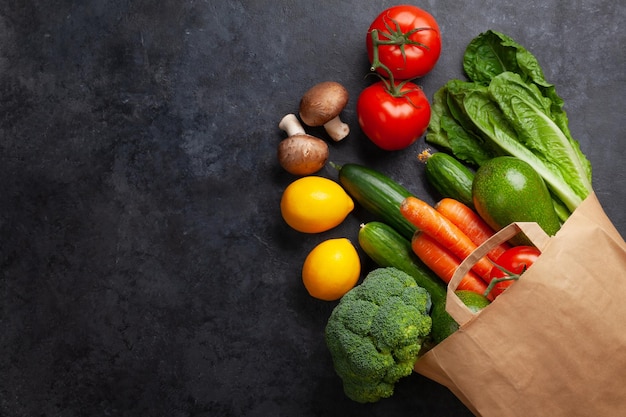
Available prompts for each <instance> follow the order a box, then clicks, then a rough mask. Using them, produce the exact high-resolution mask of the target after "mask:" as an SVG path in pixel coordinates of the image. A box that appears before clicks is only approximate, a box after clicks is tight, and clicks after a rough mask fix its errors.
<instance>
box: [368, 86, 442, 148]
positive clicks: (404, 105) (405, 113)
mask: <svg viewBox="0 0 626 417" xmlns="http://www.w3.org/2000/svg"><path fill="white" fill-rule="evenodd" d="M390 86H391V84H389V83H388V82H386V81H378V82H377V83H375V84H372V85H370V86H369V87H367V88H365V89H364V90H363V91H362V92H361V94H360V95H359V98H358V100H357V103H356V112H357V116H358V119H359V125H360V126H361V129H362V130H363V133H365V135H366V136H367V137H368V138H369V139H370V140H371V141H372V142H374V143H375V144H376V145H377V146H378V147H380V148H382V149H385V150H387V151H397V150H400V149H404V148H406V147H408V146H409V145H411V144H412V143H413V142H415V141H416V140H417V139H418V138H419V137H420V136H422V135H423V134H424V132H425V131H426V128H427V127H428V122H429V121H430V104H429V102H428V98H427V97H426V94H424V91H423V90H422V89H421V88H420V87H418V86H417V85H416V84H413V83H411V82H404V83H395V88H390Z"/></svg>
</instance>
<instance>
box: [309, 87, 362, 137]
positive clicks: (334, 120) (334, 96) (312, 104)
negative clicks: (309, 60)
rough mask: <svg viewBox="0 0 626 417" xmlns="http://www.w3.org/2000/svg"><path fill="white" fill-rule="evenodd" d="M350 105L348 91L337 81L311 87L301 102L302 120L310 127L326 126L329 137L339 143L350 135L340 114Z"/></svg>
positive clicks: (348, 128)
mask: <svg viewBox="0 0 626 417" xmlns="http://www.w3.org/2000/svg"><path fill="white" fill-rule="evenodd" d="M346 104H348V90H346V88H345V87H344V86H343V85H341V84H339V83H338V82H335V81H324V82H321V83H319V84H316V85H314V86H313V87H311V88H310V89H309V90H308V91H307V92H306V93H304V95H303V96H302V99H301V100H300V118H301V119H302V121H303V122H304V123H305V124H306V125H308V126H324V129H326V132H327V133H328V135H329V136H330V137H331V138H332V139H333V140H334V141H336V142H339V141H340V140H342V139H343V138H345V137H346V136H348V133H350V127H349V126H348V125H347V124H346V123H344V122H342V121H341V119H340V117H339V114H340V113H341V111H342V110H343V109H344V108H345V107H346Z"/></svg>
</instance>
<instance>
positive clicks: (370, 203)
mask: <svg viewBox="0 0 626 417" xmlns="http://www.w3.org/2000/svg"><path fill="white" fill-rule="evenodd" d="M336 168H337V169H338V170H339V183H340V184H341V185H342V187H343V188H344V189H345V190H346V192H347V193H348V194H349V195H350V196H351V197H352V198H354V199H355V200H356V201H357V202H358V203H359V204H360V205H361V206H362V207H363V208H365V210H367V211H369V212H370V213H371V214H373V215H375V216H376V217H378V218H379V220H382V221H383V222H385V223H387V224H388V225H389V226H391V227H393V228H394V229H395V230H397V231H398V232H399V233H400V234H401V235H402V236H404V237H405V238H406V239H411V238H412V237H413V234H414V233H415V231H416V230H417V228H416V227H415V226H414V225H413V224H412V223H411V222H409V221H408V220H407V219H405V218H404V216H402V214H401V213H400V205H401V204H402V201H404V199H405V198H406V197H409V196H411V195H412V194H411V192H410V191H409V190H407V189H406V188H404V187H403V186H402V185H400V184H398V183H397V182H395V181H394V180H392V179H391V178H389V177H388V176H386V175H384V174H382V173H381V172H378V171H376V170H374V169H371V168H367V167H364V166H362V165H358V164H344V165H342V166H340V167H339V166H336Z"/></svg>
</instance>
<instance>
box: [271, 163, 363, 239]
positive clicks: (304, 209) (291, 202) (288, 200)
mask: <svg viewBox="0 0 626 417" xmlns="http://www.w3.org/2000/svg"><path fill="white" fill-rule="evenodd" d="M353 209H354V201H352V198H350V196H349V195H348V194H347V193H346V192H345V190H344V189H343V188H342V187H341V185H339V184H337V183H336V182H335V181H332V180H329V179H328V178H324V177H317V176H313V175H311V176H307V177H302V178H299V179H297V180H295V181H294V182H292V183H291V184H289V186H287V188H286V189H285V191H284V192H283V196H282V198H281V200H280V211H281V214H282V216H283V219H285V221H286V222H287V224H288V225H289V226H291V227H293V228H294V229H296V230H298V231H299V232H304V233H319V232H325V231H326V230H330V229H332V228H333V227H335V226H337V225H339V224H340V223H341V222H342V221H344V219H345V218H346V216H347V215H348V214H349V213H350V212H351V211H352V210H353Z"/></svg>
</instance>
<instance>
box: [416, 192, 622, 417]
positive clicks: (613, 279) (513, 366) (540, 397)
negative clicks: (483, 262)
mask: <svg viewBox="0 0 626 417" xmlns="http://www.w3.org/2000/svg"><path fill="white" fill-rule="evenodd" d="M520 231H522V232H524V233H525V234H526V235H527V236H528V237H529V238H530V239H531V241H532V242H533V243H534V244H535V245H537V247H538V248H539V249H541V251H542V254H541V256H540V257H539V258H538V259H537V261H536V262H535V263H534V264H533V266H532V267H531V268H529V269H528V270H527V271H526V272H525V273H524V274H523V275H522V276H521V277H520V280H519V281H517V282H516V283H515V284H513V285H512V286H511V287H509V288H508V289H507V290H506V291H505V292H504V293H503V294H502V295H500V296H499V297H498V298H497V299H496V300H495V301H494V302H493V303H492V304H491V305H489V306H488V307H487V308H485V309H484V310H482V311H481V312H479V313H478V314H473V313H472V312H471V311H470V310H469V309H467V308H466V307H465V305H464V304H463V303H462V302H461V301H460V300H459V298H458V297H457V296H456V295H455V294H454V290H455V289H456V287H457V286H458V283H459V281H460V280H461V277H462V276H463V275H465V273H466V272H467V270H468V269H470V268H471V266H472V264H473V263H474V262H476V260H477V259H479V258H480V257H482V256H484V255H485V254H486V253H487V252H488V251H489V250H490V249H491V248H493V247H494V246H495V245H496V244H498V243H500V242H502V241H504V240H508V239H509V238H510V237H512V236H513V235H515V234H517V233H519V232H520ZM446 307H447V309H448V312H449V313H450V314H451V315H452V317H454V319H455V320H456V321H457V322H458V323H459V324H460V329H459V330H458V331H457V332H455V333H454V334H452V335H451V336H450V337H448V338H447V339H446V340H444V341H443V342H441V343H440V344H439V345H437V346H435V347H434V348H433V349H432V350H431V351H429V352H428V353H426V354H425V355H424V356H423V357H422V358H420V359H419V360H418V361H417V363H416V365H415V371H416V372H418V373H420V374H422V375H424V376H426V377H428V378H430V379H432V380H434V381H437V382H439V383H440V384H442V385H444V386H446V387H448V388H449V389H450V390H451V391H452V392H453V393H454V394H455V395H456V396H457V397H458V398H459V399H460V400H461V401H462V402H463V403H464V404H465V405H466V406H467V407H468V408H469V409H470V410H471V411H472V412H473V413H474V414H475V415H476V416H482V417H492V416H493V417H508V416H511V417H512V416H516V417H539V416H550V417H559V416H563V417H576V416H581V417H583V416H584V417H589V416H593V417H618V416H619V417H623V416H626V244H625V243H624V239H623V238H622V237H621V236H620V234H619V232H618V231H617V230H616V229H615V227H614V226H613V225H612V223H611V222H610V221H609V219H608V218H607V217H606V214H605V213H604V211H603V209H602V207H601V206H600V203H599V202H598V200H597V198H596V196H595V195H591V196H589V197H588V198H587V199H586V200H585V201H584V202H583V203H582V204H581V205H580V206H579V208H578V209H577V210H576V211H575V212H574V213H573V214H572V215H571V217H570V218H569V219H568V220H567V222H566V223H565V224H564V225H563V227H562V228H561V230H560V231H559V232H558V233H557V234H556V235H555V236H554V237H551V238H549V237H548V236H547V235H545V233H543V231H542V230H541V229H540V228H539V227H538V226H537V225H536V224H535V223H515V224H512V225H509V226H507V227H506V228H504V229H502V230H501V231H500V232H498V233H497V234H496V235H495V236H494V237H492V238H491V239H490V240H489V241H487V242H485V244H483V245H481V246H480V247H479V248H478V249H476V251H475V252H474V253H473V254H472V255H471V256H470V257H469V258H468V259H466V260H465V261H464V262H463V263H462V264H461V266H460V267H459V268H458V270H457V272H456V274H455V276H454V277H453V279H452V281H451V282H450V284H449V286H448V298H447V306H446Z"/></svg>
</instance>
